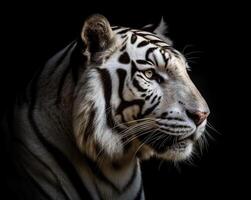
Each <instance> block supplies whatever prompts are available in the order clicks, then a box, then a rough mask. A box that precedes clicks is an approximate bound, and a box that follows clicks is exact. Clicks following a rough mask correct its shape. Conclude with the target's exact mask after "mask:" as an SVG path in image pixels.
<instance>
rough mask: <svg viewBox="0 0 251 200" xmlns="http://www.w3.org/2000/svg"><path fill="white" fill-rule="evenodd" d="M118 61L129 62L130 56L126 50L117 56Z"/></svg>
mask: <svg viewBox="0 0 251 200" xmlns="http://www.w3.org/2000/svg"><path fill="white" fill-rule="evenodd" d="M119 62H120V63H123V64H129V63H130V58H129V55H128V53H127V52H124V53H123V54H121V56H120V57H119Z"/></svg>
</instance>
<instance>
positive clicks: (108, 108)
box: [99, 69, 114, 128]
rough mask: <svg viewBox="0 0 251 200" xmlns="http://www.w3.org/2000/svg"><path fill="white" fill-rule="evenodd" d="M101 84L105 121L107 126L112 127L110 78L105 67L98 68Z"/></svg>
mask: <svg viewBox="0 0 251 200" xmlns="http://www.w3.org/2000/svg"><path fill="white" fill-rule="evenodd" d="M99 72H100V75H101V80H102V84H103V90H104V97H105V110H106V123H107V125H108V127H110V128H112V127H114V120H113V118H112V113H111V96H112V79H111V76H110V74H109V72H108V70H107V69H100V70H99Z"/></svg>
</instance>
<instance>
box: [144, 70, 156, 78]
mask: <svg viewBox="0 0 251 200" xmlns="http://www.w3.org/2000/svg"><path fill="white" fill-rule="evenodd" d="M153 73H154V72H153V70H152V69H148V70H146V71H144V74H145V76H146V77H147V78H149V79H151V78H152V77H153Z"/></svg>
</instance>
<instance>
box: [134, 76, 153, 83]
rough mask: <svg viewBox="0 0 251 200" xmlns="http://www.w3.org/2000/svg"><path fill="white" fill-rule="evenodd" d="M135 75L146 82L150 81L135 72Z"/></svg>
mask: <svg viewBox="0 0 251 200" xmlns="http://www.w3.org/2000/svg"><path fill="white" fill-rule="evenodd" d="M136 76H137V77H139V78H142V79H143V80H144V81H145V82H147V83H151V82H150V81H148V80H146V78H145V77H143V76H142V75H141V74H137V75H136Z"/></svg>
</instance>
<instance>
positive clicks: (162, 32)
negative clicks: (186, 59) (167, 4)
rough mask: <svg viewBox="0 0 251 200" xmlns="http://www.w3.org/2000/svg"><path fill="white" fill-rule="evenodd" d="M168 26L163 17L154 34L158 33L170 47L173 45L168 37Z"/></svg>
mask: <svg viewBox="0 0 251 200" xmlns="http://www.w3.org/2000/svg"><path fill="white" fill-rule="evenodd" d="M167 28H168V27H167V24H166V22H165V20H164V18H163V17H161V20H160V22H159V25H158V26H157V27H156V28H155V30H154V31H153V33H156V34H157V35H158V36H159V37H160V38H161V39H162V40H164V41H165V42H166V43H167V44H169V45H170V46H172V45H173V42H172V40H170V38H169V37H167V36H166V34H167Z"/></svg>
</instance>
